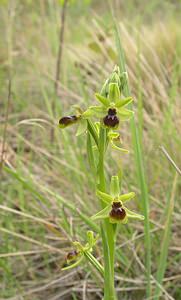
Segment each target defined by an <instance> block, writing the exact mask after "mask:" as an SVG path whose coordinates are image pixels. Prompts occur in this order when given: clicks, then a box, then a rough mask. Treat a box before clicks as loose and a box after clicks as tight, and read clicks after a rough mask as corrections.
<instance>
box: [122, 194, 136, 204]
mask: <svg viewBox="0 0 181 300" xmlns="http://www.w3.org/2000/svg"><path fill="white" fill-rule="evenodd" d="M134 197H135V193H134V192H131V193H128V194H123V195H120V196H119V197H118V199H119V200H120V201H121V202H123V203H125V202H127V201H129V200H131V199H132V198H134Z"/></svg>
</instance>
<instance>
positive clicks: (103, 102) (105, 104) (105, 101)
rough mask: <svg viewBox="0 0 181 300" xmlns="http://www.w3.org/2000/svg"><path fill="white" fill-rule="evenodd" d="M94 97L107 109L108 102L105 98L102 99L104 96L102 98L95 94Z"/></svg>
mask: <svg viewBox="0 0 181 300" xmlns="http://www.w3.org/2000/svg"><path fill="white" fill-rule="evenodd" d="M95 96H96V99H97V100H98V101H99V102H101V103H102V104H103V105H104V106H106V107H109V105H110V101H109V99H108V98H106V97H104V96H102V95H100V94H98V93H96V94H95Z"/></svg>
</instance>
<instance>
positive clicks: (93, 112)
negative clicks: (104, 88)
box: [82, 106, 107, 118]
mask: <svg viewBox="0 0 181 300" xmlns="http://www.w3.org/2000/svg"><path fill="white" fill-rule="evenodd" d="M106 113H107V110H106V109H105V108H104V107H103V106H90V107H89V108H88V109H87V110H86V111H85V112H84V113H83V114H82V116H83V117H84V118H90V117H97V118H103V117H104V116H105V114H106Z"/></svg>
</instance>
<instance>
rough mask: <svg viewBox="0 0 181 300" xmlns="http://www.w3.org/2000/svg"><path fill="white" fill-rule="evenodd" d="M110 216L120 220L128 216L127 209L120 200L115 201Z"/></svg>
mask: <svg viewBox="0 0 181 300" xmlns="http://www.w3.org/2000/svg"><path fill="white" fill-rule="evenodd" d="M109 216H110V217H111V218H112V219H115V220H118V221H119V220H124V218H125V217H126V211H125V210H124V208H122V206H121V203H120V202H113V204H112V210H111V212H110V214H109Z"/></svg>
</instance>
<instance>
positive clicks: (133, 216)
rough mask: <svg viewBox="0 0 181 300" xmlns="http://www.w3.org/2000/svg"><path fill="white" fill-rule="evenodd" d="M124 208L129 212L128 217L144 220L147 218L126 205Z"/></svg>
mask: <svg viewBox="0 0 181 300" xmlns="http://www.w3.org/2000/svg"><path fill="white" fill-rule="evenodd" d="M124 209H125V211H126V213H127V216H128V218H132V219H138V220H141V221H143V220H144V219H145V217H144V216H143V215H140V214H137V213H135V212H133V211H131V210H129V209H127V208H126V207H124Z"/></svg>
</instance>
